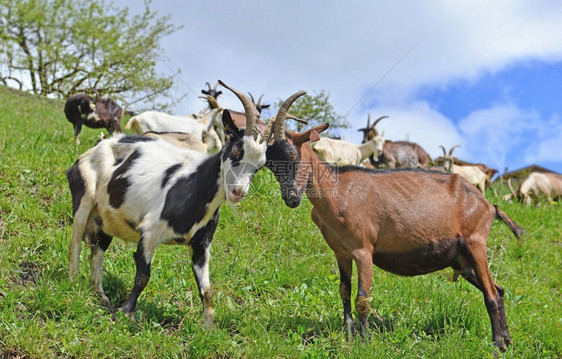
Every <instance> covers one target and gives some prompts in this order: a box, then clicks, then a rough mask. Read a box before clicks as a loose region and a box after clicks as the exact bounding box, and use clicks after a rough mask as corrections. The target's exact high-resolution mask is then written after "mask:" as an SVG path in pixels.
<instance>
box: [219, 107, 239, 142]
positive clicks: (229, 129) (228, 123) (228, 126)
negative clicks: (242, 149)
mask: <svg viewBox="0 0 562 359" xmlns="http://www.w3.org/2000/svg"><path fill="white" fill-rule="evenodd" d="M222 124H223V126H224V132H225V133H226V134H227V135H229V136H231V137H236V138H241V137H242V133H241V132H240V130H239V129H238V127H236V125H235V124H234V121H232V116H230V111H228V110H224V111H223V112H222Z"/></svg>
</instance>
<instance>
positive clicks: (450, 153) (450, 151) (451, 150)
mask: <svg viewBox="0 0 562 359" xmlns="http://www.w3.org/2000/svg"><path fill="white" fill-rule="evenodd" d="M457 147H461V145H454V146H453V147H451V149H450V150H449V156H451V155H452V154H453V151H454V150H455V148H457Z"/></svg>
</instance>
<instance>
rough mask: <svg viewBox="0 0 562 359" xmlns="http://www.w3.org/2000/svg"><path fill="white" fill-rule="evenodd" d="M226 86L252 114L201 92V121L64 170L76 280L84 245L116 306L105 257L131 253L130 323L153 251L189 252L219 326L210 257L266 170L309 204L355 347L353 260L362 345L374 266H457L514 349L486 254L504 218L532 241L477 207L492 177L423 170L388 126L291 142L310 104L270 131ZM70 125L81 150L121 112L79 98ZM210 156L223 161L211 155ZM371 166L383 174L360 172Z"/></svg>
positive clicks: (174, 121)
mask: <svg viewBox="0 0 562 359" xmlns="http://www.w3.org/2000/svg"><path fill="white" fill-rule="evenodd" d="M219 83H220V84H221V85H222V86H223V87H224V88H226V89H229V90H230V91H232V92H233V93H234V94H235V95H236V96H237V97H238V98H239V99H240V101H241V102H242V105H243V106H244V110H245V113H238V112H235V111H231V110H226V109H222V108H221V107H220V106H219V105H218V103H217V100H216V98H217V97H218V95H220V93H221V91H217V85H215V87H214V88H211V86H210V85H209V84H208V83H207V86H208V89H207V90H204V91H203V93H204V94H205V95H206V97H205V98H206V100H207V101H208V103H209V108H208V109H207V110H206V111H203V112H202V113H200V114H198V115H192V116H184V117H174V116H169V115H166V114H162V113H157V112H152V111H151V112H145V113H142V114H140V115H138V116H135V117H133V118H131V119H130V121H129V122H128V123H127V126H126V128H125V129H129V130H132V131H133V132H135V133H137V135H124V134H121V133H119V134H114V135H113V136H112V137H110V138H107V139H102V140H101V141H99V142H98V143H97V144H96V145H95V146H94V147H93V148H91V149H89V150H87V151H86V152H84V153H83V154H82V155H81V156H80V157H79V159H78V160H77V161H76V162H75V163H74V165H73V166H72V167H70V168H69V169H68V170H67V172H66V175H67V178H68V182H69V187H70V191H71V194H72V204H73V212H74V222H73V233H72V239H71V242H70V246H69V276H70V280H71V281H74V280H76V277H77V275H78V268H79V265H78V262H79V258H80V249H81V244H82V241H85V243H86V244H87V246H89V247H90V249H91V255H90V257H89V258H90V283H91V285H92V288H93V289H94V291H95V292H96V293H97V295H98V296H99V297H100V298H101V300H102V301H103V302H104V303H105V304H107V305H109V303H110V301H109V299H108V298H107V296H106V295H105V293H104V290H103V287H102V263H103V257H104V254H105V252H106V250H107V249H108V247H109V245H110V244H111V241H112V238H113V237H119V238H121V239H122V240H124V241H127V242H133V243H136V246H137V248H136V252H135V253H134V260H135V265H136V275H135V280H134V285H133V288H132V290H131V292H130V294H129V296H128V298H127V300H126V302H125V303H124V304H123V305H122V306H121V307H119V308H118V310H121V311H123V312H124V313H125V314H127V315H129V316H130V317H131V318H132V313H134V311H135V306H136V303H137V299H138V297H139V295H140V294H141V292H142V291H143V289H144V288H145V286H146V285H147V283H148V281H149V278H150V265H151V260H152V257H153V254H154V251H155V249H156V247H157V246H159V245H160V244H180V245H188V246H189V247H190V250H191V251H190V253H191V260H192V269H193V273H194V275H195V280H196V282H197V286H198V289H199V293H200V297H201V301H202V304H203V313H204V321H205V324H206V325H207V326H209V327H211V326H212V325H213V306H212V291H211V285H210V282H209V258H210V245H211V240H212V239H213V234H214V232H215V230H216V228H217V223H218V221H219V208H220V206H221V205H222V204H223V203H224V202H229V203H237V202H240V201H241V200H242V199H243V198H244V197H245V196H246V194H247V192H248V188H249V185H250V182H251V181H252V178H253V176H254V175H255V173H256V172H257V171H258V170H260V169H261V168H262V167H263V166H264V165H265V166H266V167H267V168H268V169H270V170H271V171H272V172H273V173H274V175H275V178H276V179H277V181H278V182H279V185H280V187H281V192H280V193H281V197H282V199H283V200H284V202H285V204H286V205H287V206H289V207H291V208H294V207H297V206H298V205H299V204H300V202H301V198H302V195H303V194H307V196H308V198H309V200H310V203H311V204H312V207H313V208H312V220H313V221H314V223H315V224H316V225H317V226H318V228H319V229H320V231H321V233H322V235H323V236H324V239H325V240H326V242H327V244H328V245H329V246H330V248H331V249H332V250H333V251H334V254H335V256H336V260H337V264H338V267H339V271H340V287H339V291H340V295H341V299H342V302H343V315H344V317H343V323H344V331H345V332H346V333H347V335H348V336H352V335H353V334H354V333H355V332H356V328H355V324H354V320H353V317H352V312H351V277H352V265H353V261H355V264H356V266H357V272H358V291H357V296H356V298H355V303H354V304H355V309H356V311H357V313H358V319H359V325H358V332H359V333H360V334H361V336H362V337H368V326H367V323H368V322H367V317H368V316H369V314H370V312H371V308H370V305H369V300H368V297H369V292H370V288H371V284H372V277H373V264H375V265H377V266H378V267H380V268H382V269H384V270H386V271H389V272H392V273H395V274H398V275H403V276H414V275H419V274H425V273H430V272H434V271H437V270H441V269H444V268H447V267H452V268H453V270H454V279H455V280H456V279H457V278H458V276H459V275H461V276H462V277H464V278H465V279H466V280H467V281H468V282H469V283H471V284H472V285H474V286H475V287H476V288H478V289H479V290H480V291H481V292H482V293H483V295H484V302H485V305H486V309H487V311H488V315H489V317H490V321H491V326H492V337H493V341H494V343H495V345H496V347H497V348H499V349H500V350H505V348H506V345H509V344H511V337H510V334H509V330H508V326H507V320H506V314H505V308H504V290H503V289H502V287H500V286H499V285H497V284H496V283H494V281H493V280H492V278H491V276H490V271H489V268H488V261H487V256H486V241H487V238H488V235H489V232H490V228H491V225H492V222H493V220H494V219H496V218H497V219H499V220H501V221H503V222H504V223H505V224H506V225H507V226H508V227H509V229H510V230H511V231H512V232H513V234H514V235H515V236H516V237H517V238H519V237H520V236H521V235H522V234H523V233H524V230H523V229H522V228H521V227H520V226H519V225H517V224H516V223H515V222H514V221H513V220H511V219H510V218H509V216H508V215H507V214H505V213H504V212H503V211H501V210H500V209H499V208H498V207H497V206H494V205H492V204H490V202H488V200H487V199H486V197H485V196H484V195H483V190H484V182H485V181H486V179H489V177H487V176H486V175H484V177H482V176H476V175H475V173H476V174H478V172H476V171H472V172H471V174H468V175H467V174H465V172H466V171H465V172H463V171H462V168H463V167H464V166H457V165H456V164H454V163H453V162H454V161H453V158H452V150H451V151H449V154H446V153H444V154H445V156H444V158H443V160H444V165H445V167H448V170H449V171H452V172H454V173H453V174H451V173H448V172H446V171H435V170H428V169H427V167H428V166H429V164H430V163H431V162H432V161H431V159H430V157H429V155H428V154H427V153H426V152H425V151H424V150H423V148H421V147H420V146H419V145H417V144H412V143H409V142H388V141H385V140H384V138H383V136H382V135H380V134H379V133H378V131H377V130H376V128H375V126H376V124H377V123H378V122H379V121H380V120H382V119H383V118H384V117H382V118H379V119H378V120H377V121H375V123H374V124H373V125H372V126H371V125H370V124H369V122H370V121H369V122H368V125H367V127H366V128H364V129H361V130H360V131H363V132H364V134H365V138H364V144H362V145H360V146H356V145H353V144H349V143H346V142H344V141H341V140H331V139H328V138H321V137H320V136H319V134H320V133H321V132H322V131H324V130H325V129H326V128H328V124H323V125H320V126H317V127H315V128H310V129H308V130H307V131H305V132H302V133H296V132H291V131H288V130H286V129H285V121H286V120H287V119H288V118H293V119H294V116H291V115H290V114H289V108H290V106H291V104H292V103H293V102H294V101H295V100H296V99H297V98H299V97H300V96H302V95H303V94H304V93H305V92H302V91H301V92H297V93H295V94H293V95H291V96H289V97H288V98H287V99H286V100H285V101H284V102H283V104H282V106H281V108H280V109H279V111H278V112H277V114H276V115H275V116H273V117H272V118H271V119H269V121H267V122H264V121H262V120H261V119H260V112H261V109H262V108H264V107H266V106H267V105H262V104H261V97H260V99H259V100H258V102H257V103H255V101H254V99H253V97H252V96H251V95H250V97H251V99H250V98H248V97H247V96H246V95H245V94H243V93H242V92H240V91H238V90H236V89H233V88H231V87H229V86H227V85H226V84H224V83H223V82H221V81H219ZM65 114H66V116H67V118H68V120H69V121H71V122H72V123H73V124H74V132H75V137H76V142H77V143H79V141H78V136H79V134H80V130H81V126H82V124H85V125H86V126H89V127H105V128H107V129H108V130H109V132H110V133H112V132H114V131H115V132H121V128H120V120H121V116H122V115H123V109H122V108H120V107H119V106H118V105H117V104H116V103H115V102H114V101H112V100H107V99H106V100H100V99H95V100H94V99H92V98H90V97H89V96H87V95H74V96H71V97H69V98H68V100H67V103H66V106H65ZM140 134H143V135H140ZM309 142H310V144H309ZM213 147H214V148H216V149H218V152H216V153H215V154H208V151H209V149H210V148H213ZM443 150H444V151H445V149H444V148H443ZM369 157H371V161H372V163H374V164H375V165H376V164H377V162H384V163H385V164H386V166H387V167H388V169H386V170H381V169H370V168H366V167H365V166H359V165H360V164H362V163H364V162H363V161H364V160H365V159H367V158H369ZM329 162H332V163H335V164H336V165H337V166H333V165H332V164H330V163H329ZM367 165H368V164H367ZM398 167H409V168H398ZM412 167H422V168H412ZM459 167H460V169H459ZM395 168H396V169H395ZM474 168H477V167H474ZM478 171H479V172H480V173H482V170H478ZM455 173H458V174H460V175H456V174H455ZM465 176H466V178H467V179H468V180H467V179H465ZM470 176H472V177H470ZM476 177H478V179H476ZM482 178H484V179H482ZM476 181H477V182H476ZM472 183H474V184H476V185H477V186H478V189H477V188H476V187H475V186H473V185H472ZM561 193H562V191H561Z"/></svg>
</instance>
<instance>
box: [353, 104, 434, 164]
mask: <svg viewBox="0 0 562 359" xmlns="http://www.w3.org/2000/svg"><path fill="white" fill-rule="evenodd" d="M387 117H388V116H381V117H379V118H378V119H376V120H375V122H374V123H373V124H372V125H369V123H370V122H371V114H369V115H368V118H367V127H365V128H360V129H359V130H357V131H360V132H363V140H362V142H361V143H366V142H367V141H369V139H371V138H373V137H374V136H378V134H379V132H378V130H377V129H376V127H375V126H376V125H377V124H378V123H379V122H380V121H381V120H382V119H384V118H387ZM369 159H370V160H371V164H372V165H373V166H375V167H380V166H382V165H386V166H387V167H388V168H391V169H392V168H400V167H422V168H428V167H429V164H430V163H431V157H430V156H429V154H428V153H427V152H426V151H425V150H424V149H423V147H421V146H420V145H418V144H417V143H415V142H409V141H388V140H387V141H386V142H385V143H384V145H383V149H382V152H381V155H380V156H379V157H378V158H377V157H376V156H371V157H369Z"/></svg>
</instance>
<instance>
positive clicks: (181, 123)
mask: <svg viewBox="0 0 562 359" xmlns="http://www.w3.org/2000/svg"><path fill="white" fill-rule="evenodd" d="M222 114H223V110H222V108H216V109H213V110H211V111H210V112H209V113H207V114H205V115H187V116H172V115H168V114H167V113H163V112H157V111H146V112H143V113H141V114H140V115H137V116H134V117H131V119H130V120H129V122H127V125H126V126H125V130H131V131H132V132H134V133H137V134H142V133H145V132H149V131H154V132H183V133H189V134H192V135H194V136H195V137H197V138H199V139H201V140H203V134H205V133H206V135H207V136H209V137H210V138H211V141H212V143H213V145H214V146H216V147H217V148H218V149H220V148H222V146H223V145H224V142H225V138H224V132H223V130H222V128H223V125H222V121H221V117H222ZM219 122H220V123H221V124H220V125H218V123H219ZM213 125H215V126H216V127H217V128H221V130H220V131H218V132H216V131H215V130H214V128H213Z"/></svg>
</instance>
